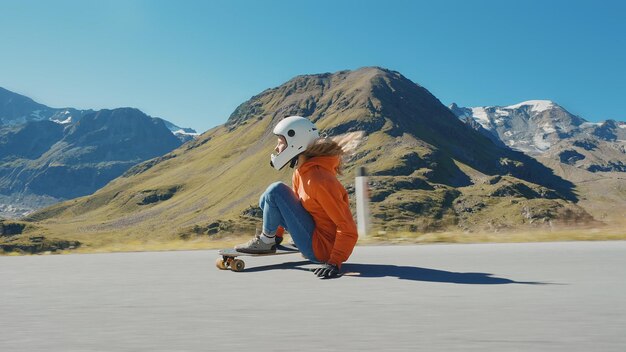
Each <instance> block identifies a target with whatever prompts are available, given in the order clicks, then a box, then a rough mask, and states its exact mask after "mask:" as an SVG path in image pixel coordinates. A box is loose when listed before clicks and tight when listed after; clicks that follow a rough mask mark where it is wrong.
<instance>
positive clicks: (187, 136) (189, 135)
mask: <svg viewBox="0 0 626 352" xmlns="http://www.w3.org/2000/svg"><path fill="white" fill-rule="evenodd" d="M161 120H163V119H161ZM163 123H165V127H167V128H168V129H169V130H170V131H171V132H172V133H173V134H174V135H175V136H176V137H178V139H180V141H181V142H183V143H185V142H187V141H190V140H192V139H195V138H197V137H198V136H199V135H200V134H199V133H198V132H196V130H194V129H193V128H185V127H179V126H176V125H175V124H173V123H171V122H169V121H167V120H163Z"/></svg>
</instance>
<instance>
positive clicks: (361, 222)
mask: <svg viewBox="0 0 626 352" xmlns="http://www.w3.org/2000/svg"><path fill="white" fill-rule="evenodd" d="M354 193H355V194H356V223H357V230H358V233H359V238H365V236H367V234H368V232H369V229H370V209H369V206H370V198H369V189H368V187H367V174H366V172H365V168H364V167H359V168H358V169H357V172H356V179H355V181H354Z"/></svg>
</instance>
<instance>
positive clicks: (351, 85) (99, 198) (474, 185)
mask: <svg viewBox="0 0 626 352" xmlns="http://www.w3.org/2000/svg"><path fill="white" fill-rule="evenodd" d="M288 115H301V116H306V117H308V118H309V119H311V120H312V121H314V122H315V123H316V124H317V126H318V127H319V128H320V129H321V130H323V131H324V132H325V133H327V134H328V135H332V136H337V137H341V138H342V139H343V141H349V142H350V145H351V148H352V150H351V152H350V153H349V154H348V155H347V156H346V160H345V169H344V173H343V176H341V178H340V180H341V181H342V182H343V183H344V185H346V187H347V189H348V192H349V194H350V196H351V198H353V196H354V185H353V180H354V178H353V177H354V172H355V170H356V168H357V167H360V166H366V167H367V168H368V170H369V172H370V173H371V175H372V176H371V196H372V202H373V203H372V215H373V218H374V221H375V224H374V225H375V228H376V229H378V230H392V231H419V232H423V231H434V230H441V229H463V230H466V231H478V230H489V231H500V230H502V229H506V228H512V227H517V226H524V227H529V226H530V227H535V226H552V225H556V224H559V223H562V224H573V223H581V222H582V223H584V222H590V221H593V219H592V218H591V216H589V214H588V213H586V212H585V211H584V209H582V208H580V207H579V206H578V205H576V203H575V202H576V201H577V197H576V194H575V193H574V185H573V184H572V183H571V182H568V181H566V180H564V179H562V178H560V177H558V176H556V175H554V174H553V172H552V171H551V170H550V169H548V168H547V167H545V166H544V165H542V164H541V163H539V162H537V161H536V160H535V159H533V158H530V157H528V156H527V155H525V154H523V153H521V152H516V151H513V150H511V149H509V148H505V147H502V146H498V145H496V144H494V143H493V142H492V141H491V140H490V139H488V138H486V137H485V136H483V135H482V134H481V133H479V132H477V131H475V130H473V129H471V128H468V127H467V126H466V125H465V124H464V123H462V122H461V121H460V120H459V119H458V118H457V117H456V116H455V115H454V114H453V113H452V112H451V111H450V110H449V109H448V108H447V107H446V106H444V105H443V104H441V102H440V101H439V100H438V99H437V98H436V97H434V96H433V95H432V94H431V93H430V92H428V90H426V89H425V88H424V87H422V86H420V85H418V84H416V83H414V82H412V81H410V80H408V79H407V78H405V77H404V76H402V75H401V74H400V73H398V72H395V71H390V70H387V69H383V68H379V67H366V68H362V69H358V70H354V71H340V72H336V73H325V74H315V75H303V76H298V77H295V78H293V79H291V80H289V81H288V82H286V83H284V84H282V85H280V86H279V87H275V88H271V89H267V90H265V91H263V92H261V93H260V94H258V95H256V96H254V97H252V98H251V99H250V100H248V101H246V102H244V103H243V104H241V105H240V106H239V107H237V109H236V110H235V111H234V112H233V113H232V115H231V116H230V117H229V119H228V120H227V121H226V122H225V124H224V125H221V126H218V127H216V128H213V129H211V130H209V131H207V132H205V133H204V134H202V135H201V136H199V137H198V138H197V139H196V140H194V141H191V142H188V143H187V144H185V145H183V146H181V147H179V148H178V149H176V150H174V151H172V152H170V153H168V154H165V155H164V156H161V157H159V158H156V159H152V160H149V161H147V162H144V163H141V164H139V165H137V166H135V167H133V168H131V169H130V170H128V171H127V172H126V173H125V174H124V175H122V176H121V177H119V178H117V179H115V180H113V181H112V182H110V183H109V184H107V185H106V186H105V187H103V188H102V189H100V190H98V191H97V192H96V193H94V194H93V195H90V196H87V197H83V198H79V199H74V200H71V201H68V202H63V203H60V204H56V205H54V206H51V207H48V208H46V209H43V210H41V211H39V212H36V213H34V214H32V215H31V216H29V218H28V220H29V221H31V222H32V224H34V225H33V226H35V227H37V228H39V229H41V230H40V231H43V232H45V233H46V234H49V235H50V236H59V237H63V238H66V239H71V240H77V241H80V242H82V243H86V244H97V243H105V242H115V241H120V240H130V239H133V240H146V241H147V240H164V239H172V238H190V237H193V236H205V235H215V234H218V235H219V234H221V233H238V234H249V233H250V232H251V231H254V230H253V229H254V227H255V226H258V225H259V221H260V220H259V218H258V215H259V209H258V207H257V203H258V197H259V195H260V194H261V193H262V192H263V190H264V189H265V188H266V187H267V185H268V184H270V183H271V182H273V181H276V180H282V181H285V182H287V183H290V177H291V170H289V169H287V170H283V171H281V172H276V171H275V170H273V169H272V168H271V167H269V166H268V160H269V155H270V153H271V151H272V149H273V147H274V145H275V141H276V139H275V137H274V136H273V135H272V128H273V126H274V125H275V124H276V123H277V122H278V121H279V120H280V119H282V118H283V117H285V116H288Z"/></svg>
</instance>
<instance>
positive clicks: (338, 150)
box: [302, 131, 365, 175]
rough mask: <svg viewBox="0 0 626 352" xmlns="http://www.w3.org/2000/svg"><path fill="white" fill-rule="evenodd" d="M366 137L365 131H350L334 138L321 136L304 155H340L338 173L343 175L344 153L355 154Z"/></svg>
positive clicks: (310, 156)
mask: <svg viewBox="0 0 626 352" xmlns="http://www.w3.org/2000/svg"><path fill="white" fill-rule="evenodd" d="M364 137H365V132H363V131H357V132H348V133H344V134H341V135H338V136H335V137H332V138H329V137H321V138H318V139H316V140H315V142H313V144H311V145H310V146H309V147H308V148H307V149H306V150H305V151H304V152H303V153H302V155H304V157H305V158H307V159H310V158H314V157H316V156H338V157H339V166H337V173H338V174H339V175H341V168H342V167H343V161H344V160H343V156H344V154H348V155H352V154H354V153H355V152H356V149H357V147H358V146H359V144H361V142H362V141H363V139H364Z"/></svg>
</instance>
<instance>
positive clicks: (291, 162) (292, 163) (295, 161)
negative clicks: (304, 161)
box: [289, 155, 298, 169]
mask: <svg viewBox="0 0 626 352" xmlns="http://www.w3.org/2000/svg"><path fill="white" fill-rule="evenodd" d="M296 163H298V155H296V156H295V157H294V158H293V159H291V161H290V162H289V167H290V168H292V169H293V168H294V167H295V166H296Z"/></svg>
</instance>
